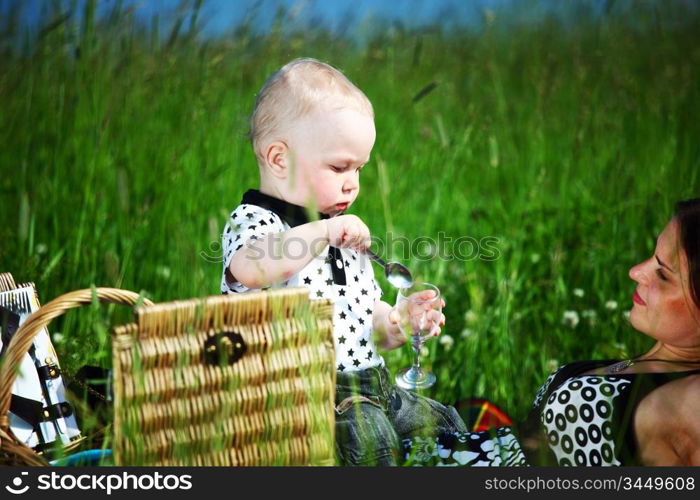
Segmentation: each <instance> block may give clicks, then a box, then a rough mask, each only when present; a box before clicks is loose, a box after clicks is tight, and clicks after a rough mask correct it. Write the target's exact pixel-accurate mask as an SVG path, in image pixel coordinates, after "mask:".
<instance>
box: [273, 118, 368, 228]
mask: <svg viewBox="0 0 700 500" xmlns="http://www.w3.org/2000/svg"><path fill="white" fill-rule="evenodd" d="M291 129H292V130H291V131H290V134H289V143H288V146H289V149H290V163H291V167H290V180H289V184H288V186H287V192H286V193H285V195H286V196H285V197H286V198H287V201H288V202H290V203H294V204H296V205H301V206H311V205H313V204H315V205H316V207H317V209H318V211H319V212H321V213H324V214H328V215H330V216H334V215H338V214H340V213H342V212H344V211H345V210H347V209H348V207H350V205H352V203H353V202H354V201H355V198H357V195H358V194H359V192H360V170H361V169H362V167H363V166H364V164H365V163H367V162H368V161H369V156H370V153H371V151H372V147H373V146H374V140H375V137H376V134H375V130H374V120H373V119H372V118H371V117H370V116H368V115H366V114H364V113H362V112H359V111H355V110H353V109H347V108H346V109H327V108H326V109H319V110H316V111H314V112H312V113H310V114H309V115H307V116H305V117H303V118H301V119H299V120H297V121H295V122H294V124H293V125H292V126H291Z"/></svg>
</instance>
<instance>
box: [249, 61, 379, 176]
mask: <svg viewBox="0 0 700 500" xmlns="http://www.w3.org/2000/svg"><path fill="white" fill-rule="evenodd" d="M322 104H323V105H329V106H330V107H331V109H339V108H350V109H354V110H356V111H359V112H362V113H366V114H367V115H368V116H370V117H372V118H374V110H373V109H372V103H371V102H370V101H369V99H368V98H367V96H366V95H365V94H364V93H363V92H362V91H361V90H360V89H359V88H357V87H356V86H355V85H354V84H353V83H352V82H351V81H350V80H349V79H348V78H347V77H346V76H345V75H343V74H342V73H341V72H340V71H338V70H337V69H335V68H334V67H333V66H331V65H329V64H326V63H323V62H321V61H318V60H316V59H312V58H308V57H306V58H300V59H295V60H293V61H291V62H289V63H287V64H285V65H284V66H283V67H282V68H280V69H279V70H278V71H277V72H275V73H274V74H273V75H272V76H270V78H268V79H267V81H266V82H265V84H264V85H263V86H262V88H261V89H260V92H259V93H258V96H257V99H256V101H255V108H254V109H253V114H252V116H251V118H250V132H249V136H250V140H251V142H252V143H253V150H254V151H255V156H256V157H257V159H258V162H259V163H260V164H262V162H263V161H264V151H263V147H264V145H265V143H267V142H268V141H270V140H275V139H277V138H278V137H279V134H280V133H281V130H282V129H283V126H285V125H288V124H290V123H292V122H293V121H294V120H296V119H299V118H301V117H303V116H305V115H307V114H308V113H310V112H311V111H313V110H315V109H318V106H320V105H322Z"/></svg>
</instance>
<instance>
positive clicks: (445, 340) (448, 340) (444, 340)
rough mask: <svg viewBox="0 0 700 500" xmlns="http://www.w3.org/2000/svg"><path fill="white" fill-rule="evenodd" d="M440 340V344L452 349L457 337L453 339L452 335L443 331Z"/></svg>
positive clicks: (446, 348)
mask: <svg viewBox="0 0 700 500" xmlns="http://www.w3.org/2000/svg"><path fill="white" fill-rule="evenodd" d="M438 342H440V345H442V346H445V350H447V351H449V350H450V349H452V346H453V345H454V343H455V339H453V338H452V336H451V335H448V334H447V333H443V334H442V335H440V338H439V339H438Z"/></svg>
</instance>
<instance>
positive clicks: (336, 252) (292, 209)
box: [241, 189, 347, 286]
mask: <svg viewBox="0 0 700 500" xmlns="http://www.w3.org/2000/svg"><path fill="white" fill-rule="evenodd" d="M241 204H242V205H256V206H258V207H262V208H265V209H267V210H270V211H272V212H274V213H276V214H277V215H279V216H280V217H281V218H282V219H283V220H284V221H285V222H286V223H287V224H289V227H296V226H301V225H302V224H306V223H307V222H311V221H310V220H309V215H308V212H307V210H306V209H305V208H304V207H300V206H299V205H294V204H292V203H287V202H286V201H284V200H280V199H279V198H275V197H274V196H270V195H267V194H264V193H261V192H260V191H258V190H257V189H249V190H248V191H246V192H245V194H244V195H243V199H242V200H241ZM318 218H319V219H328V218H329V216H328V215H326V214H322V213H319V214H318ZM328 262H329V263H330V266H331V272H332V273H333V282H334V283H335V284H336V285H342V286H346V285H347V278H346V276H345V263H344V262H343V256H342V254H341V253H340V249H338V248H336V247H331V246H329V247H328Z"/></svg>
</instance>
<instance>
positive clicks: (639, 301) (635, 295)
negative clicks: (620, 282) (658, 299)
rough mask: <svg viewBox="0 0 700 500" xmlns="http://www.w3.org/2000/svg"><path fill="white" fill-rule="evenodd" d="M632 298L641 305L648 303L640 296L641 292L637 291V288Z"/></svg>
mask: <svg viewBox="0 0 700 500" xmlns="http://www.w3.org/2000/svg"><path fill="white" fill-rule="evenodd" d="M632 300H633V301H634V303H636V304H639V305H640V306H645V305H647V303H646V302H644V301H643V300H642V298H641V297H640V296H639V294H638V293H637V290H635V291H634V293H633V294H632Z"/></svg>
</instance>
